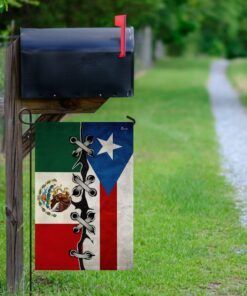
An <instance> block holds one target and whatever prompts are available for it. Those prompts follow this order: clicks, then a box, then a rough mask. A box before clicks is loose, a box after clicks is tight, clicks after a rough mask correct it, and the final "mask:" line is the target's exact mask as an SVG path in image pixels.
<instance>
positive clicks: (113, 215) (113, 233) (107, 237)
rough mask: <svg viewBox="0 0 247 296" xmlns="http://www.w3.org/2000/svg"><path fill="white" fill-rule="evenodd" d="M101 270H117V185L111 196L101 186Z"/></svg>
mask: <svg viewBox="0 0 247 296" xmlns="http://www.w3.org/2000/svg"><path fill="white" fill-rule="evenodd" d="M100 269H103V270H114V269H117V184H116V185H115V186H114V188H113V189H112V191H111V193H110V195H108V194H107V193H106V192H105V189H104V187H103V186H102V184H100Z"/></svg>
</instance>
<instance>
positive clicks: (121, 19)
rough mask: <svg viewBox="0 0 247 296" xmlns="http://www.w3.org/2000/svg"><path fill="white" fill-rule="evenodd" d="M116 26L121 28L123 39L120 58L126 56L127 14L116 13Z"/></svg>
mask: <svg viewBox="0 0 247 296" xmlns="http://www.w3.org/2000/svg"><path fill="white" fill-rule="evenodd" d="M115 26H116V27H120V28H121V41H120V54H119V57H120V58H124V57H125V55H126V37H125V30H126V15H125V14H123V15H116V16H115Z"/></svg>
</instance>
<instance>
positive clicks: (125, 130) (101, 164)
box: [82, 122, 133, 195]
mask: <svg viewBox="0 0 247 296" xmlns="http://www.w3.org/2000/svg"><path fill="white" fill-rule="evenodd" d="M86 136H93V137H94V141H93V143H92V144H91V145H90V146H89V147H90V148H91V149H93V150H94V156H93V157H92V156H88V157H87V159H88V161H89V163H90V164H91V166H92V167H93V169H94V171H95V173H96V174H97V176H98V178H99V180H100V182H101V184H102V185H103V187H104V189H105V191H106V193H107V194H108V195H109V194H110V193H111V191H112V189H113V187H114V185H115V184H116V183H117V181H118V178H119V177H120V175H121V173H122V172H123V170H124V168H125V166H126V164H127V163H128V161H129V159H130V157H131V155H132V154H133V124H132V123H130V122H123V123H121V122H107V123H105V122H87V123H83V125H82V139H85V138H86ZM111 136H112V137H113V143H114V144H115V145H118V146H121V147H120V148H117V149H114V150H113V152H112V153H113V155H112V157H113V158H111V153H108V152H107V151H106V152H104V151H105V150H103V149H102V150H101V148H102V143H103V144H104V142H103V141H107V140H109V138H110V137H111ZM99 139H100V140H103V141H99ZM115 147H116V146H115ZM100 150H101V151H100ZM101 152H103V153H101ZM99 153H100V154H99Z"/></svg>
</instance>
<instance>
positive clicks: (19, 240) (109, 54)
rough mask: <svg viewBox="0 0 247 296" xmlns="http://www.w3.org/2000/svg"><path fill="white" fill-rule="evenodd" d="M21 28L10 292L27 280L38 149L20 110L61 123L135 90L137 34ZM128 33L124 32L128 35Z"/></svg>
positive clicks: (11, 123)
mask: <svg viewBox="0 0 247 296" xmlns="http://www.w3.org/2000/svg"><path fill="white" fill-rule="evenodd" d="M121 19H122V20H125V17H123V18H119V17H116V25H117V26H120V27H121V28H91V29H90V28H88V29H86V28H85V29H21V35H20V38H19V39H17V40H15V41H14V42H12V43H11V44H10V46H9V47H8V49H7V55H6V85H5V102H4V104H5V107H4V108H5V133H6V147H5V148H6V231H7V235H6V237H7V263H6V273H7V288H8V291H9V292H15V291H17V290H18V289H19V288H22V287H21V283H22V279H23V264H24V262H23V252H24V250H23V227H24V224H23V198H22V177H23V176H22V161H23V158H24V157H25V156H26V155H27V154H28V152H29V151H30V147H29V145H28V140H29V139H28V135H30V134H31V139H32V148H33V147H34V146H35V143H34V133H35V129H34V127H33V126H32V127H30V130H29V131H27V132H26V133H24V134H22V126H21V122H20V121H19V120H18V118H19V112H20V110H22V109H23V108H27V109H29V110H30V111H31V112H32V113H33V114H40V116H39V118H38V119H37V121H39V122H41V121H59V120H61V119H62V118H63V117H64V116H65V115H66V114H68V113H89V112H95V111H96V110H97V109H98V108H99V107H100V106H101V105H102V104H104V103H105V102H106V101H107V99H108V98H109V97H129V96H132V95H133V89H134V82H133V81H134V31H133V28H125V21H123V22H121ZM123 30H124V32H123Z"/></svg>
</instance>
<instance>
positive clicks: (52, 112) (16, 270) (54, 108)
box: [0, 39, 107, 293]
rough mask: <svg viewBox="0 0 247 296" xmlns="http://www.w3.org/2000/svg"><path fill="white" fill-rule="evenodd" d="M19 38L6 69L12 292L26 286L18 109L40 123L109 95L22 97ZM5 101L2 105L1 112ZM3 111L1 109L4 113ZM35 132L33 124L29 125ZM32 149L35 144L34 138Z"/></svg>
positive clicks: (92, 107)
mask: <svg viewBox="0 0 247 296" xmlns="http://www.w3.org/2000/svg"><path fill="white" fill-rule="evenodd" d="M19 43H20V41H19V39H17V40H16V41H14V42H12V43H11V44H10V45H9V47H8V49H7V52H6V72H5V99H4V118H5V154H6V239H7V260H6V277H7V289H8V291H9V292H11V293H13V292H17V291H18V290H19V289H23V287H24V286H23V265H24V262H23V261H24V257H23V197H22V160H23V158H24V157H25V156H26V155H27V154H28V153H29V152H30V146H29V143H28V141H29V140H28V138H27V134H28V133H27V132H26V133H24V135H22V126H21V122H20V120H19V112H20V110H21V109H23V108H28V109H29V110H30V111H31V112H32V113H33V114H41V115H40V117H39V118H38V120H37V121H38V122H43V121H59V120H61V119H62V118H63V117H64V116H65V115H66V114H68V113H91V112H95V111H96V110H98V109H99V108H100V106H102V105H103V104H104V103H105V102H106V101H107V98H81V99H66V100H64V99H52V100H48V99H44V100H38V99H28V100H22V99H21V97H20V69H19V68H20V61H19V59H20V50H19V47H20V45H19ZM1 110H2V104H0V111H1ZM1 113H2V112H1ZM30 128H31V131H32V134H34V133H35V129H34V126H32V127H30ZM32 139H33V141H32V148H33V147H34V146H35V143H34V137H32Z"/></svg>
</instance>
